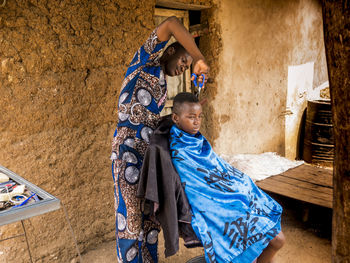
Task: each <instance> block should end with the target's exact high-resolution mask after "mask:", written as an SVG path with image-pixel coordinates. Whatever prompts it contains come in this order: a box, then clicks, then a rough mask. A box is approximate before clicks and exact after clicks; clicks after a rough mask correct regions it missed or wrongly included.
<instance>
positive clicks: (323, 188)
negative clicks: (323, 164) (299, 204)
mask: <svg viewBox="0 0 350 263" xmlns="http://www.w3.org/2000/svg"><path fill="white" fill-rule="evenodd" d="M256 184H257V185H258V186H259V187H260V188H261V189H263V190H265V191H268V192H272V193H276V194H279V195H283V196H287V197H291V198H294V199H297V200H301V201H304V202H308V203H312V204H315V205H320V206H324V207H328V208H332V206H333V205H332V203H333V170H332V169H326V168H318V167H315V166H312V165H309V164H303V165H300V166H298V167H296V168H293V169H290V170H288V171H286V172H284V173H281V174H279V175H275V176H271V177H269V178H266V179H264V180H262V181H258V182H256Z"/></svg>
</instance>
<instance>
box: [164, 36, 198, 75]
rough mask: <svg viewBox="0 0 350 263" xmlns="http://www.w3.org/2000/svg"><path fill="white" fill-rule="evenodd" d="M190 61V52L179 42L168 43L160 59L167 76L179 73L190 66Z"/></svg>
mask: <svg viewBox="0 0 350 263" xmlns="http://www.w3.org/2000/svg"><path fill="white" fill-rule="evenodd" d="M192 61H193V59H192V57H191V56H190V54H188V52H187V51H186V49H185V48H184V47H183V46H182V45H181V44H180V43H179V42H174V43H172V44H171V45H169V46H168V47H167V49H166V50H165V51H164V53H163V55H162V57H161V59H160V62H161V64H162V66H163V69H164V73H165V74H166V75H168V76H178V75H181V74H182V73H183V72H184V71H185V70H186V69H188V68H189V67H190V66H191V63H192Z"/></svg>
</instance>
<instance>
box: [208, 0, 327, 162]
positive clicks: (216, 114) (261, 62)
mask: <svg viewBox="0 0 350 263" xmlns="http://www.w3.org/2000/svg"><path fill="white" fill-rule="evenodd" d="M215 3H216V5H217V6H218V8H217V9H216V10H213V14H212V15H211V20H210V21H211V23H212V25H215V27H214V28H213V27H212V28H211V30H212V31H213V30H215V29H216V31H219V32H220V33H219V34H218V36H219V37H217V38H216V36H215V32H213V33H212V35H210V36H209V39H208V40H207V41H206V43H207V44H209V45H208V46H209V50H208V52H212V53H213V56H212V57H211V59H213V58H214V59H215V60H216V62H215V63H217V64H218V67H215V69H214V70H212V72H211V74H212V76H211V77H212V78H215V82H214V83H213V84H212V86H211V88H212V89H213V90H210V91H209V90H207V91H206V92H207V98H208V101H209V103H208V105H207V106H206V109H207V110H206V113H207V114H206V120H205V126H204V129H203V131H204V133H205V134H206V135H207V137H208V138H210V139H211V142H212V143H213V144H214V147H215V150H216V151H217V152H219V153H226V154H233V153H261V152H265V151H276V152H278V153H280V154H282V155H283V154H284V115H283V114H282V112H283V111H285V105H286V92H287V86H288V79H287V77H288V66H291V65H299V64H303V63H306V62H311V61H314V62H315V73H314V83H313V84H314V87H317V86H318V85H320V84H322V83H323V82H325V81H327V79H328V78H327V67H326V59H325V51H324V41H323V31H322V9H321V4H320V3H319V1H317V0H298V1H294V0H288V1H271V0H264V1H257V0H249V1H246V0H239V1H230V0H222V1H218V0H217V1H214V4H215ZM215 41H216V42H215ZM201 44H202V43H201ZM218 50H219V52H217V51H218ZM220 50H222V51H221V52H220Z"/></svg>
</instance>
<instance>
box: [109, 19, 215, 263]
mask: <svg viewBox="0 0 350 263" xmlns="http://www.w3.org/2000/svg"><path fill="white" fill-rule="evenodd" d="M171 36H174V37H175V39H176V40H177V42H175V43H173V44H171V45H169V47H168V48H167V49H166V50H165V51H164V52H163V55H161V53H162V51H163V49H164V46H165V45H166V43H167V42H168V40H169V39H170V37H171ZM192 63H193V73H194V74H196V75H197V76H198V81H199V82H200V81H202V77H201V75H202V74H204V75H205V78H206V79H207V76H206V74H208V71H209V67H208V65H207V63H206V62H205V59H204V56H203V55H202V53H201V52H200V51H199V49H198V47H197V45H196V44H195V42H194V39H193V37H192V35H191V34H190V33H189V32H188V31H187V29H186V28H185V27H184V26H183V25H182V23H181V22H180V21H179V20H178V19H177V18H176V17H169V18H167V19H166V20H165V21H164V22H163V23H161V24H160V25H159V26H158V27H157V28H156V29H155V30H154V31H153V32H152V33H151V35H150V36H149V38H148V39H147V40H146V42H145V43H144V45H143V46H141V47H140V48H139V50H138V51H137V52H136V53H135V55H134V58H133V59H132V61H131V63H130V65H129V68H128V70H127V72H126V75H125V78H124V81H123V83H122V87H121V92H120V95H119V101H118V124H117V128H116V130H115V133H114V138H113V143H112V156H111V159H112V173H113V180H114V195H115V214H116V240H117V246H116V248H117V255H118V262H158V255H157V245H158V232H159V229H160V226H159V225H156V224H155V223H154V222H153V221H151V220H149V219H148V217H147V215H145V214H143V213H142V211H141V209H140V201H139V199H138V198H137V197H136V191H137V184H138V179H139V173H140V169H141V166H142V161H143V156H144V153H145V151H146V148H147V146H148V143H149V138H150V136H151V134H152V133H153V130H154V129H155V128H156V127H157V125H158V121H159V119H160V115H159V114H160V112H161V111H162V109H163V107H164V105H165V102H166V97H167V85H166V79H165V76H166V75H168V76H177V75H181V74H182V73H183V72H184V71H185V70H186V69H188V68H189V67H190V65H191V64H192Z"/></svg>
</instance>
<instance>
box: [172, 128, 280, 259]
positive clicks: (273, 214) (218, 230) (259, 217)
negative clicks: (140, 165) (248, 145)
mask: <svg viewBox="0 0 350 263" xmlns="http://www.w3.org/2000/svg"><path fill="white" fill-rule="evenodd" d="M169 140H170V150H171V156H172V161H173V164H174V166H175V168H176V170H177V172H178V174H179V176H180V179H181V182H182V183H183V184H184V185H185V192H186V195H187V197H188V200H189V203H190V205H191V209H192V213H193V217H192V227H193V229H194V231H195V232H196V235H197V236H198V238H199V239H200V240H201V241H202V244H203V246H204V250H205V258H206V261H207V262H210V263H212V262H218V263H228V262H232V263H251V262H253V261H254V260H255V259H256V258H257V257H258V256H259V255H260V254H261V252H262V251H263V250H264V249H265V248H266V246H267V245H268V243H269V241H270V240H272V239H273V238H274V237H275V236H276V235H277V234H278V233H279V232H280V231H281V214H282V207H281V206H280V205H279V204H278V203H277V202H276V201H275V200H273V199H272V198H271V197H270V196H269V195H267V194H266V193H265V192H263V191H262V190H261V189H259V188H258V187H257V186H256V185H255V184H254V183H253V181H252V180H251V179H250V178H249V176H247V175H245V174H244V173H242V172H241V171H239V170H237V169H235V168H234V167H232V166H230V165H229V164H228V163H226V162H225V161H224V160H223V159H221V158H220V157H219V156H218V155H217V154H216V153H215V152H214V151H213V150H212V147H211V145H210V144H209V142H208V141H207V140H206V139H205V138H204V137H203V136H202V134H200V133H199V132H198V133H197V134H196V135H191V134H188V133H186V132H184V131H182V130H180V129H179V128H177V127H176V125H174V126H173V127H172V128H171V132H170V139H169Z"/></svg>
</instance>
